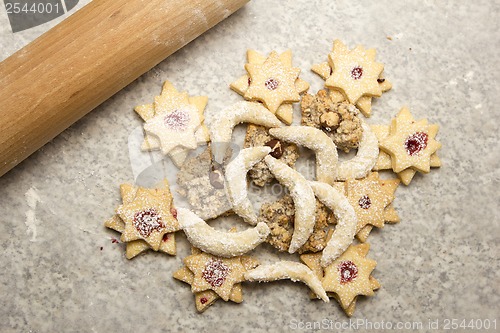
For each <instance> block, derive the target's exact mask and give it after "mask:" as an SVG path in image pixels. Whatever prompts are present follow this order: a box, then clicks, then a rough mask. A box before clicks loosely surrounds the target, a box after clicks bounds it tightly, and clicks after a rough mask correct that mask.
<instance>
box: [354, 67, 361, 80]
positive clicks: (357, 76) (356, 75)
mask: <svg viewBox="0 0 500 333" xmlns="http://www.w3.org/2000/svg"><path fill="white" fill-rule="evenodd" d="M362 76H363V68H361V67H354V68H353V69H352V71H351V77H352V78H353V79H354V80H358V79H361V77H362Z"/></svg>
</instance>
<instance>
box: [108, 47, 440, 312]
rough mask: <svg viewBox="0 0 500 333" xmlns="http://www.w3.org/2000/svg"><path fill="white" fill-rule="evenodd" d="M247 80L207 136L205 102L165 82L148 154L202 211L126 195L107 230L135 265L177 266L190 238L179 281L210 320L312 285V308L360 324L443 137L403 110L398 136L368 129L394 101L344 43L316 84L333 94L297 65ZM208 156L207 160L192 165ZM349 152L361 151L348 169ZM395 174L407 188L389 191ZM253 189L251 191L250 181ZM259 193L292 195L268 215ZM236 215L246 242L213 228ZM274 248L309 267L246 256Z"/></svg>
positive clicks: (261, 65)
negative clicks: (268, 291)
mask: <svg viewBox="0 0 500 333" xmlns="http://www.w3.org/2000/svg"><path fill="white" fill-rule="evenodd" d="M247 61H248V62H247V64H245V70H246V73H245V74H244V75H243V76H241V77H240V78H239V79H237V80H236V81H234V82H233V83H231V85H230V87H231V88H232V89H233V90H235V91H236V92H237V93H239V94H240V95H241V96H243V98H244V99H245V100H244V101H241V102H238V103H236V104H234V105H230V106H228V107H227V108H225V109H224V110H222V111H220V112H219V113H218V114H216V115H214V117H213V120H212V121H211V123H210V126H206V124H205V121H204V116H203V111H204V109H205V106H206V104H207V101H208V99H207V97H203V96H196V97H190V96H189V95H188V94H187V93H185V92H178V91H177V90H176V89H175V88H174V87H173V85H172V84H171V83H169V82H166V83H165V85H164V88H163V91H162V93H161V95H160V96H157V97H156V98H155V101H154V103H152V104H147V105H142V106H138V107H136V108H135V111H136V112H137V113H138V114H139V115H140V117H141V118H142V119H143V120H144V121H145V124H144V130H145V133H146V136H145V140H144V143H143V145H142V149H143V150H146V151H150V150H159V151H161V153H163V154H165V155H168V156H170V158H172V160H173V161H174V163H175V164H176V165H177V166H178V167H179V171H178V175H177V177H178V179H177V183H178V185H179V188H180V191H179V192H180V194H181V195H182V196H184V197H186V199H187V201H188V203H189V205H190V207H189V209H188V208H181V207H175V208H174V203H173V199H172V194H171V193H170V190H169V186H168V183H167V182H166V181H165V182H164V183H163V184H162V185H161V187H159V188H157V189H146V188H141V187H136V186H133V185H130V184H124V185H122V186H121V196H122V200H123V204H122V205H120V206H119V207H118V208H117V209H116V215H114V216H113V217H112V218H110V219H109V220H108V221H106V222H105V225H106V226H107V227H108V228H111V229H113V230H116V231H118V232H120V233H121V241H122V242H124V243H126V257H127V258H128V259H131V258H133V257H135V256H137V255H138V254H140V253H142V252H144V251H146V250H149V249H151V250H153V251H161V252H165V253H168V254H171V255H175V252H176V251H175V232H177V231H180V230H182V231H183V232H184V233H185V235H186V237H187V239H188V241H189V242H190V243H191V245H192V254H191V255H190V256H188V257H186V258H184V260H183V262H184V266H183V267H181V268H180V269H179V270H178V271H176V272H174V274H173V276H174V278H176V279H178V280H180V281H183V282H185V283H187V284H189V285H190V286H191V290H192V292H193V293H194V295H195V303H196V308H197V310H198V311H199V312H203V311H204V310H205V309H207V308H208V307H209V306H210V305H212V304H213V303H214V302H215V301H216V300H217V299H223V300H224V301H232V302H236V303H241V302H242V300H243V293H242V282H245V281H248V282H252V281H259V282H270V281H276V280H282V279H290V280H292V281H301V282H303V283H304V284H305V285H307V286H308V287H309V288H310V297H311V298H312V299H321V300H323V301H324V302H329V300H330V298H334V299H335V300H337V301H338V303H339V304H340V306H341V308H342V309H343V310H344V312H345V313H346V314H347V315H348V316H351V315H352V314H353V313H354V310H355V306H356V300H357V298H358V296H361V295H364V296H373V295H374V291H375V290H377V289H378V288H380V284H379V282H378V281H377V280H376V279H375V278H374V277H373V276H372V272H373V270H374V269H375V267H376V264H377V263H376V262H375V261H374V260H372V259H369V258H367V254H368V251H369V248H370V245H369V244H368V243H367V242H366V241H367V239H368V237H369V235H370V232H371V231H372V230H373V228H383V227H384V225H385V224H386V223H397V222H399V216H398V214H397V212H396V210H395V208H394V206H393V201H394V198H395V192H396V189H397V187H398V186H399V184H400V182H402V183H403V184H405V185H408V184H409V183H410V181H411V180H412V178H413V176H414V175H415V173H416V172H421V173H428V172H429V171H430V168H431V167H439V166H440V165H441V162H440V160H439V158H438V156H437V154H436V151H437V150H438V149H439V148H440V147H441V145H440V143H439V142H437V141H436V134H437V131H438V126H437V125H435V124H429V123H428V121H427V120H426V119H422V120H415V119H414V118H413V117H412V115H411V113H410V112H409V110H408V109H407V108H403V109H402V110H401V111H400V112H399V113H398V115H397V116H396V117H395V118H394V119H393V120H392V121H391V123H390V124H389V125H371V126H370V125H369V124H368V123H367V122H366V121H365V119H364V118H363V117H362V115H363V116H364V117H369V116H370V114H371V112H372V101H373V97H380V96H381V95H382V93H383V92H386V91H388V90H389V89H391V84H390V83H389V82H388V81H387V80H386V79H385V78H384V75H383V70H384V66H383V64H381V63H379V62H377V61H376V52H375V50H373V49H365V48H364V47H363V46H357V47H355V48H354V49H352V50H349V49H348V48H347V47H346V46H345V45H344V44H343V43H342V42H340V41H338V40H336V41H335V42H334V43H333V49H332V51H331V52H330V54H329V55H328V62H324V63H321V64H318V65H314V66H313V67H312V70H313V71H314V72H315V73H317V74H319V75H320V76H321V77H322V78H323V79H324V80H325V89H323V90H320V91H319V92H318V93H317V94H316V95H310V94H307V90H308V89H309V84H308V83H307V82H305V81H304V80H302V79H300V78H299V74H300V70H299V69H298V68H296V67H293V65H292V54H291V52H290V51H286V52H283V53H281V54H279V53H277V52H275V51H273V52H271V53H270V54H269V55H268V56H267V57H266V56H265V55H262V54H261V53H258V52H256V51H253V50H249V51H248V53H247ZM296 102H300V107H301V113H302V119H301V124H300V126H293V125H292V126H290V125H291V123H292V120H293V103H296ZM240 123H247V124H248V125H247V133H246V136H245V144H244V147H243V149H241V150H240V151H238V152H235V151H233V149H231V145H230V142H231V140H232V133H233V128H234V127H235V126H236V125H238V124H240ZM200 144H201V145H205V144H207V148H206V150H205V151H204V152H203V153H201V154H200V155H198V156H194V157H188V155H189V151H190V150H192V149H195V148H196V147H197V146H198V145H200ZM301 147H305V148H307V149H309V150H311V151H312V152H313V153H314V165H315V179H314V180H309V179H306V178H305V177H304V175H302V174H301V173H300V172H299V171H297V170H296V169H295V162H296V161H297V159H298V158H299V154H300V151H301ZM339 150H340V151H341V152H342V151H343V152H349V151H350V150H356V154H355V156H354V157H352V158H350V159H342V158H339ZM379 170H392V171H393V172H394V173H395V174H396V175H397V176H398V178H394V177H393V178H386V177H380V175H379V173H378V171H379ZM247 176H248V177H247ZM249 181H250V182H251V183H252V184H253V185H255V186H257V187H264V186H269V185H272V184H276V183H279V184H281V186H282V187H284V188H286V189H287V191H288V193H287V194H286V195H285V196H283V197H282V198H280V199H279V200H277V201H274V202H267V203H265V204H263V205H262V207H261V209H260V211H256V210H255V209H254V207H253V204H252V202H251V200H250V196H249V190H248V185H249ZM231 214H235V215H237V216H239V217H240V218H241V220H242V221H244V222H242V224H243V225H244V224H248V226H247V227H246V228H244V229H245V230H243V231H237V230H235V229H231V230H229V231H225V230H218V229H215V228H213V227H212V226H210V225H209V224H208V223H207V221H209V220H211V219H214V218H216V217H218V216H222V215H231ZM264 242H267V243H269V244H271V245H272V246H273V247H274V248H275V249H276V250H277V251H281V252H288V253H289V254H290V255H292V254H294V253H298V254H300V260H301V262H299V261H293V258H294V257H293V256H290V259H291V260H287V261H276V262H274V263H271V264H259V261H258V260H257V259H255V258H253V257H251V256H248V253H249V252H251V251H252V250H253V249H255V248H256V247H257V246H259V245H260V244H262V243H264Z"/></svg>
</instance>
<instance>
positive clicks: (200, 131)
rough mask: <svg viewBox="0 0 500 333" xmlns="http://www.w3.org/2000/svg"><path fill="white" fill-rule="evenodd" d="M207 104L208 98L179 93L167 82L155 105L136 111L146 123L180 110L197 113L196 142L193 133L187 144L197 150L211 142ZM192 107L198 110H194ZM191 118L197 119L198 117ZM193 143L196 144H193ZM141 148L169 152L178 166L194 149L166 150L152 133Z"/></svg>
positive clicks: (175, 148)
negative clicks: (206, 113) (205, 122)
mask: <svg viewBox="0 0 500 333" xmlns="http://www.w3.org/2000/svg"><path fill="white" fill-rule="evenodd" d="M207 102H208V98H207V97H206V96H189V95H188V93H187V92H179V91H177V89H175V87H174V86H173V85H172V84H171V83H170V82H169V81H165V83H164V85H163V89H162V92H161V94H160V95H159V96H156V97H155V100H154V103H152V104H145V105H140V106H137V107H136V108H135V109H134V110H135V112H137V114H139V116H140V117H141V118H142V119H143V120H144V121H145V122H148V121H151V120H152V119H153V118H155V117H157V116H159V115H167V114H169V113H172V112H176V111H177V110H179V109H185V110H189V111H190V112H192V113H193V114H194V113H195V112H196V111H197V113H198V119H199V125H197V127H196V128H195V129H194V140H193V138H192V136H193V133H191V135H190V137H189V141H188V142H187V145H188V146H189V147H193V146H194V147H195V148H196V146H197V145H198V144H205V143H206V142H208V141H209V134H208V129H207V127H206V126H205V125H204V120H205V117H204V115H203V113H204V110H205V107H206V105H207ZM192 107H194V108H195V109H196V110H194V109H192ZM191 118H193V119H196V115H194V116H192V117H191ZM193 141H195V142H196V143H193ZM167 142H168V141H167ZM141 148H142V149H143V150H145V151H153V150H158V149H162V151H163V152H164V153H165V151H167V153H166V154H168V155H169V156H170V158H172V160H173V162H174V163H175V164H176V165H177V166H180V165H182V164H183V163H184V160H185V159H186V157H187V155H188V152H189V150H190V149H193V148H188V147H186V145H180V146H177V147H174V148H171V147H170V146H169V147H167V148H164V147H163V145H162V142H161V141H160V139H159V137H158V136H157V135H155V134H152V133H146V135H145V139H144V142H143V144H142V147H141Z"/></svg>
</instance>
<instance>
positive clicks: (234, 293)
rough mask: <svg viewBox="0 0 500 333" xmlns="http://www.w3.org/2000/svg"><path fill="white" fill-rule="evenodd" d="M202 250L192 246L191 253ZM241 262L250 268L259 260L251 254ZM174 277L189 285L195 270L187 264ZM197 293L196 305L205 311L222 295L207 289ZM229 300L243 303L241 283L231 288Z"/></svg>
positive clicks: (198, 308) (198, 252) (195, 253)
mask: <svg viewBox="0 0 500 333" xmlns="http://www.w3.org/2000/svg"><path fill="white" fill-rule="evenodd" d="M200 253H201V251H200V250H198V249H196V248H191V254H192V255H197V254H200ZM240 259H241V263H242V264H243V266H244V267H245V270H250V269H253V268H255V267H257V266H258V264H259V262H258V261H257V260H256V259H254V258H252V257H249V256H242V257H241V258H240ZM173 277H174V278H175V279H177V280H180V281H182V282H185V283H187V284H189V285H192V283H193V281H194V274H193V272H192V271H191V270H190V269H189V268H188V267H186V266H183V267H181V268H180V269H179V270H177V271H175V272H174V274H173ZM194 295H195V305H196V309H197V310H198V312H203V311H205V310H206V309H207V308H208V307H209V306H210V305H212V304H213V303H215V301H216V300H218V299H219V298H220V297H219V295H218V294H217V293H215V292H214V291H213V290H205V291H200V292H196V293H194ZM229 300H230V301H232V302H235V303H241V302H242V301H243V290H242V287H241V284H240V283H237V284H235V285H234V286H233V289H232V290H231V294H230V296H229Z"/></svg>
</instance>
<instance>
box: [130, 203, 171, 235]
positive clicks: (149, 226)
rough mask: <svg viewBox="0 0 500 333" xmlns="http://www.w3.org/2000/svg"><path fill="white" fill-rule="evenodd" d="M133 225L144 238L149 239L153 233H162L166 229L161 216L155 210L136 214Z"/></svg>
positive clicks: (151, 209)
mask: <svg viewBox="0 0 500 333" xmlns="http://www.w3.org/2000/svg"><path fill="white" fill-rule="evenodd" d="M133 223H134V227H135V228H136V229H137V231H138V232H139V233H140V234H141V236H143V237H149V235H151V233H152V232H153V231H161V230H162V229H163V228H164V227H165V226H164V225H163V222H162V218H161V215H160V214H159V213H158V212H157V211H156V209H154V208H150V209H146V210H143V211H140V212H137V213H135V215H134V220H133Z"/></svg>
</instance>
